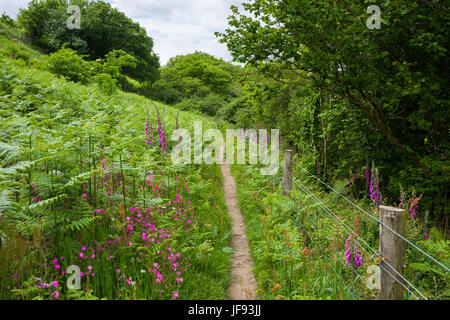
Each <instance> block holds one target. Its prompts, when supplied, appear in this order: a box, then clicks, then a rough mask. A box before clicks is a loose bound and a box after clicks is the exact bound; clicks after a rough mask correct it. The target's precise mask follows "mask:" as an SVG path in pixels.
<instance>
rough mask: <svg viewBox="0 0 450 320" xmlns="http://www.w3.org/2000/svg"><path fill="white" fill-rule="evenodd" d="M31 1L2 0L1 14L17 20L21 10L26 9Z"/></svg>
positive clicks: (0, 2)
mask: <svg viewBox="0 0 450 320" xmlns="http://www.w3.org/2000/svg"><path fill="white" fill-rule="evenodd" d="M28 2H30V0H14V1H11V0H0V14H2V13H6V14H7V15H8V16H10V17H12V18H14V19H15V18H17V14H18V13H19V9H20V8H26V7H27V6H28Z"/></svg>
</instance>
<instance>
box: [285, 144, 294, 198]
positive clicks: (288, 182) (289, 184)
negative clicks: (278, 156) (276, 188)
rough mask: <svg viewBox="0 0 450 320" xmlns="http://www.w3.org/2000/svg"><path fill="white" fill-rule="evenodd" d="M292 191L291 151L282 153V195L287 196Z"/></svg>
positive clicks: (287, 150)
mask: <svg viewBox="0 0 450 320" xmlns="http://www.w3.org/2000/svg"><path fill="white" fill-rule="evenodd" d="M291 189H292V150H289V149H286V151H285V152H284V172H283V193H284V194H285V195H287V194H289V192H290V191H291Z"/></svg>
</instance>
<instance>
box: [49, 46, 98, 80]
mask: <svg viewBox="0 0 450 320" xmlns="http://www.w3.org/2000/svg"><path fill="white" fill-rule="evenodd" d="M47 61H48V70H49V71H50V72H52V73H54V74H57V75H59V76H63V77H65V78H66V79H68V80H70V81H74V82H81V83H84V84H86V83H88V82H89V80H90V78H91V66H90V64H89V63H88V62H86V61H85V60H84V59H83V56H79V55H78V54H77V53H76V52H75V51H74V50H72V49H69V48H64V47H63V48H62V49H60V50H58V51H57V52H55V53H52V54H50V56H49V57H48V60H47Z"/></svg>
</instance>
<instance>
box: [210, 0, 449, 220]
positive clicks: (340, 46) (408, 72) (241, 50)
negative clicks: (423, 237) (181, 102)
mask: <svg viewBox="0 0 450 320" xmlns="http://www.w3.org/2000/svg"><path fill="white" fill-rule="evenodd" d="M379 5H380V9H381V12H382V15H381V16H382V23H381V29H373V30H371V29H369V28H367V26H366V23H365V22H366V20H367V18H368V17H369V16H368V15H367V13H366V12H367V3H365V2H358V3H356V2H355V3H351V4H350V3H344V2H342V3H334V2H329V1H324V0H315V1H306V0H305V1H297V0H284V1H276V2H273V1H272V2H271V1H249V2H248V3H245V4H243V8H244V10H243V11H240V10H239V9H238V8H237V7H233V8H232V11H233V13H232V15H231V16H230V17H229V28H228V29H227V30H226V31H225V32H224V33H217V36H218V37H219V39H220V41H221V42H222V43H226V44H227V46H228V48H229V50H230V51H231V53H232V55H233V57H234V58H235V60H236V61H238V62H241V63H247V64H248V65H251V66H252V67H253V69H252V68H247V70H248V72H247V76H246V79H245V80H244V85H245V86H246V89H247V90H248V92H247V97H248V102H247V105H248V107H249V108H251V109H252V111H248V112H246V111H239V113H240V114H241V116H240V118H243V122H244V123H245V124H247V121H248V118H249V116H247V114H251V116H253V117H254V118H255V121H254V122H253V125H256V126H258V127H263V126H265V127H269V128H270V127H278V128H280V130H281V131H282V133H283V136H285V137H286V138H287V139H286V140H285V141H286V145H288V146H289V147H295V148H297V150H301V151H302V152H303V153H306V154H305V156H306V157H307V158H308V159H310V163H309V169H310V170H314V171H315V170H316V168H319V169H320V175H321V176H322V178H324V179H333V178H337V179H344V178H348V179H349V180H352V179H354V178H355V179H359V181H358V184H359V186H358V188H357V189H358V190H355V191H357V193H361V194H363V193H364V192H363V191H365V190H364V185H363V183H361V180H363V179H364V178H363V176H362V172H363V168H364V167H365V166H367V165H368V164H369V163H370V162H371V161H372V160H374V161H375V162H376V163H377V165H378V167H379V169H380V186H381V192H382V194H383V199H385V200H386V201H387V202H390V203H392V202H397V197H398V192H399V190H398V188H397V186H398V184H399V183H403V184H404V185H411V186H414V187H415V188H416V190H417V191H418V193H419V194H422V193H423V194H424V197H423V202H422V204H423V208H424V209H425V208H427V209H429V210H430V211H431V212H432V216H433V218H435V219H436V220H437V221H438V222H441V221H443V220H444V217H445V215H447V214H448V208H449V205H448V199H449V195H448V191H447V190H448V189H449V188H448V183H447V182H448V181H449V177H450V175H449V170H448V152H446V151H445V150H448V149H449V146H450V140H449V135H448V122H449V120H450V119H449V113H448V112H447V110H448V109H449V99H448V97H447V91H448V87H449V86H450V84H449V79H450V77H448V74H447V71H443V70H445V68H444V69H443V68H442V66H446V65H448V63H449V62H448V59H449V55H448V54H446V52H447V51H448V47H449V39H450V37H449V28H447V26H448V24H449V21H450V20H449V19H450V15H449V13H448V10H445V7H444V4H443V3H442V2H436V3H432V4H424V3H423V2H422V1H412V2H411V1H406V0H395V1H386V2H384V3H382V4H379ZM324 13H326V14H324ZM412 26H414V27H413V28H414V32H413V31H412V29H411V28H412ZM254 70H256V71H254ZM258 72H259V73H260V75H258ZM263 75H264V76H263ZM299 127H300V128H299ZM305 150H308V151H307V152H304V151H305ZM446 181H447V182H446ZM355 196H357V195H355Z"/></svg>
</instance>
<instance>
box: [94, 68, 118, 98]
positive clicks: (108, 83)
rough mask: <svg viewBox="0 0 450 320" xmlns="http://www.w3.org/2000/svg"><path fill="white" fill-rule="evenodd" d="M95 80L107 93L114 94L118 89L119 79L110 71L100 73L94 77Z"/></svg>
mask: <svg viewBox="0 0 450 320" xmlns="http://www.w3.org/2000/svg"><path fill="white" fill-rule="evenodd" d="M94 80H95V81H96V83H97V84H98V86H99V87H100V90H101V91H102V92H103V93H105V94H107V95H112V94H114V93H115V92H116V91H117V80H116V79H114V78H113V77H112V76H111V75H110V74H108V73H100V74H98V75H96V76H95V77H94Z"/></svg>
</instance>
